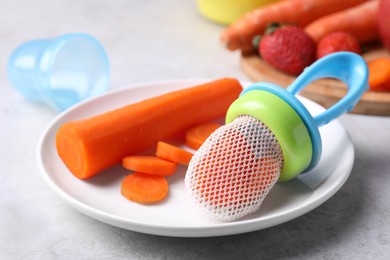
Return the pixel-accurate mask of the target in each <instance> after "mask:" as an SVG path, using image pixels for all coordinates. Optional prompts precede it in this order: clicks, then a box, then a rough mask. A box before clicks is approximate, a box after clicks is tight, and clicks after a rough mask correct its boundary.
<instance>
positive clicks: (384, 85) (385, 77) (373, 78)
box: [367, 57, 390, 90]
mask: <svg viewBox="0 0 390 260" xmlns="http://www.w3.org/2000/svg"><path fill="white" fill-rule="evenodd" d="M367 64H368V70H369V78H368V84H369V85H370V89H371V90H386V89H387V90H390V59H389V58H386V57H380V58H377V59H374V60H371V61H369V62H368V63H367Z"/></svg>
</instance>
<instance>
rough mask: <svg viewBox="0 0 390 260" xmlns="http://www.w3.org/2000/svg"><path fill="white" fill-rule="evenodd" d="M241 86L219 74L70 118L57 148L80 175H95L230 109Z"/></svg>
mask: <svg viewBox="0 0 390 260" xmlns="http://www.w3.org/2000/svg"><path fill="white" fill-rule="evenodd" d="M241 91H242V86H241V85H240V83H239V82H238V81H237V80H235V79H229V78H226V79H220V80H216V81H212V82H209V83H206V84H202V85H199V86H195V87H190V88H186V89H183V90H178V91H174V92H170V93H167V94H164V95H161V96H158V97H154V98H150V99H147V100H144V101H140V102H138V103H134V104H131V105H128V106H125V107H122V108H119V109H116V110H113V111H110V112H107V113H103V114H100V115H97V116H94V117H91V118H87V119H83V120H78V121H73V122H68V123H65V124H63V125H62V126H61V127H60V128H59V130H58V132H57V135H56V146H57V151H58V154H59V156H60V158H61V159H62V160H63V162H64V163H65V165H66V166H67V167H68V169H69V170H70V171H71V172H72V173H73V174H74V175H75V176H76V177H78V178H80V179H85V178H89V177H92V176H94V175H96V174H97V173H99V172H100V171H102V170H104V169H106V168H108V167H110V166H112V165H114V164H116V163H120V162H121V161H122V159H123V158H124V157H125V156H128V155H133V154H135V153H137V152H139V151H142V150H143V149H145V148H147V147H149V146H151V145H153V144H156V143H157V142H158V141H160V140H161V139H163V138H165V137H167V136H169V135H172V134H174V133H176V132H179V131H181V130H184V129H186V128H188V127H191V126H193V125H196V124H200V123H204V122H208V121H210V120H212V119H215V118H218V117H221V116H223V115H225V113H226V111H227V109H228V107H229V106H230V104H231V103H232V102H233V101H234V100H235V99H237V97H238V96H239V94H240V93H241Z"/></svg>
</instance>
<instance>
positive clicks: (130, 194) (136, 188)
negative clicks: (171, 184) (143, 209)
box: [121, 172, 168, 204]
mask: <svg viewBox="0 0 390 260" xmlns="http://www.w3.org/2000/svg"><path fill="white" fill-rule="evenodd" d="M121 194H122V195H123V196H124V197H125V198H127V199H129V200H131V201H134V202H138V203H142V204H151V203H156V202H159V201H161V200H163V199H164V198H165V197H166V196H167V194H168V181H167V180H166V179H165V178H164V176H161V175H150V174H145V173H140V172H135V173H132V174H129V175H127V176H126V177H125V179H124V180H123V181H122V185H121Z"/></svg>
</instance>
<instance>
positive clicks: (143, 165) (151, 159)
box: [122, 155, 176, 176]
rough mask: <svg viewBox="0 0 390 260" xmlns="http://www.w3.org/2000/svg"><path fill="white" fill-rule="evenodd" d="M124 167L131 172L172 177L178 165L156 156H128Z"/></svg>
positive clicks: (124, 159)
mask: <svg viewBox="0 0 390 260" xmlns="http://www.w3.org/2000/svg"><path fill="white" fill-rule="evenodd" d="M122 165H123V167H125V168H126V169H128V170H131V171H136V172H143V173H148V174H155V175H165V176H166V175H172V174H174V173H175V171H176V163H174V162H170V161H167V160H163V159H161V158H158V157H155V156H135V155H134V156H127V157H125V158H123V161H122Z"/></svg>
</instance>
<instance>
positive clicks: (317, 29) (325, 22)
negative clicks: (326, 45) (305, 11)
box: [305, 0, 379, 43]
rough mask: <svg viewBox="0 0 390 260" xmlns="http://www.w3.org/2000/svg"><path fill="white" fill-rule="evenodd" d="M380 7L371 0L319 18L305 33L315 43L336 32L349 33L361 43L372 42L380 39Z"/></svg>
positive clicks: (376, 0) (376, 1)
mask: <svg viewBox="0 0 390 260" xmlns="http://www.w3.org/2000/svg"><path fill="white" fill-rule="evenodd" d="M378 7H379V0H371V1H368V2H366V3H363V4H360V5H357V6H354V7H351V8H348V9H345V10H342V11H339V12H336V13H333V14H329V15H326V16H324V17H322V18H319V19H318V20H315V21H314V22H312V23H310V24H309V25H307V26H306V27H305V31H306V33H307V34H308V35H309V36H310V37H312V39H313V40H314V41H315V42H317V41H319V40H320V39H321V38H322V37H324V36H325V35H327V34H329V33H331V32H336V31H344V32H349V33H351V34H353V35H354V36H355V37H356V38H357V40H358V41H359V42H360V43H367V42H371V41H374V40H377V39H379V30H378V21H377V20H378V19H377V16H378Z"/></svg>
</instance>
